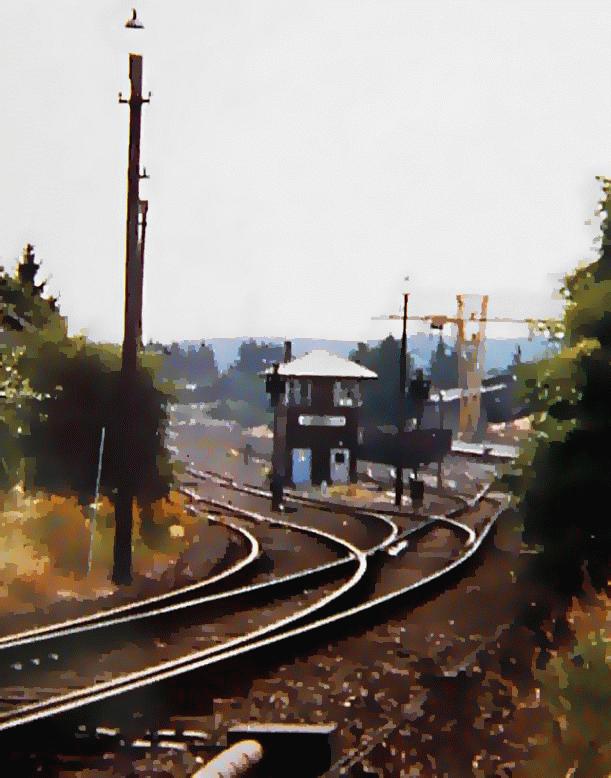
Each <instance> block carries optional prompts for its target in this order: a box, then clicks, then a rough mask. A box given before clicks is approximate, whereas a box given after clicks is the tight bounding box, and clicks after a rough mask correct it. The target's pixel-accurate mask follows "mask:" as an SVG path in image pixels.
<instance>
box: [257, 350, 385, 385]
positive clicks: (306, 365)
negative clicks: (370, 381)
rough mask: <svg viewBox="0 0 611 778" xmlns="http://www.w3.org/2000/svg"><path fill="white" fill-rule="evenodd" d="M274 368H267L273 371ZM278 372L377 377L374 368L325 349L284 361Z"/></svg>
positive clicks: (304, 375)
mask: <svg viewBox="0 0 611 778" xmlns="http://www.w3.org/2000/svg"><path fill="white" fill-rule="evenodd" d="M272 372H273V368H271V367H269V368H267V370H265V374H267V373H272ZM278 373H279V374H280V375H281V376H284V377H285V378H308V377H311V378H315V377H318V378H377V377H378V376H377V374H376V373H374V372H373V370H369V369H368V368H366V367H363V366H362V365H359V364H358V362H352V361H351V360H349V359H344V357H338V356H337V354H331V353H330V352H329V351H325V349H315V350H314V351H310V352H309V353H308V354H305V355H304V356H303V357H299V358H298V359H294V360H293V361H292V362H283V363H282V364H281V365H280V367H279V368H278Z"/></svg>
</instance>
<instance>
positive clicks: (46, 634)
mask: <svg viewBox="0 0 611 778" xmlns="http://www.w3.org/2000/svg"><path fill="white" fill-rule="evenodd" d="M191 474H192V475H195V474H197V475H198V477H200V478H202V477H204V476H203V475H200V474H199V472H197V473H195V472H192V473H191ZM216 475H217V474H215V476H216ZM218 478H219V479H222V480H223V484H222V485H227V486H228V487H229V488H233V489H240V487H239V485H237V484H236V483H235V482H234V481H232V480H231V479H226V478H224V477H222V476H220V475H219V476H218ZM225 482H229V483H227V484H225ZM179 491H180V492H181V493H182V494H184V495H186V496H187V497H189V498H191V499H192V500H193V499H195V500H199V501H201V499H202V498H201V497H200V496H199V495H198V494H197V493H195V492H192V491H191V490H189V489H186V488H184V487H181V488H179ZM245 491H247V490H245ZM248 493H251V492H250V490H248ZM211 504H213V506H214V507H215V508H217V509H218V510H223V511H225V512H230V511H231V509H232V507H233V506H226V505H225V503H221V502H220V501H216V502H212V503H211ZM188 507H189V506H187V509H188ZM372 515H375V514H372ZM379 518H381V519H383V520H386V517H379ZM208 519H209V520H212V521H216V522H218V523H219V524H222V525H223V526H229V527H230V528H232V529H234V530H236V531H238V532H240V533H242V534H243V535H245V536H246V537H247V538H248V539H249V541H250V543H251V550H253V551H254V549H255V548H256V556H258V555H259V553H260V545H259V543H258V541H257V539H256V538H255V537H254V536H253V535H252V534H251V533H250V532H249V531H248V530H246V529H244V528H242V527H239V526H238V525H234V524H231V523H230V522H227V521H224V520H219V519H217V518H215V517H214V516H212V515H211V514H208ZM387 523H388V524H390V525H391V533H390V535H389V536H388V537H387V538H386V539H385V540H384V541H382V542H381V543H379V544H378V545H377V546H373V547H372V548H370V549H368V550H367V551H366V552H365V553H366V555H367V556H369V555H371V554H374V553H375V552H377V551H378V550H380V549H382V548H385V547H386V546H388V545H390V544H391V543H392V542H393V540H394V539H395V537H396V534H397V532H398V528H397V527H396V525H395V524H394V522H388V521H387ZM293 529H295V530H297V531H299V532H305V533H307V534H312V533H311V532H308V528H307V527H303V526H301V525H295V526H294V527H293ZM314 532H317V531H316V530H314ZM255 558H256V557H255ZM350 560H351V557H345V558H344V559H339V560H337V561H335V562H329V563H326V564H323V565H318V566H316V567H311V568H307V569H306V570H300V571H298V572H297V573H292V574H289V575H286V576H280V577H278V578H272V579H271V580H269V581H264V582H262V583H260V584H255V585H245V586H243V587H238V588H236V589H229V590H227V591H224V592H219V593H217V594H214V595H209V596H207V597H198V598H195V599H189V600H186V601H185V602H180V603H176V604H174V605H169V606H166V607H163V608H155V609H152V610H145V611H143V612H142V613H132V614H131V615H127V616H116V614H119V613H122V612H125V611H129V610H135V609H136V607H137V608H141V607H144V606H146V605H151V604H154V603H155V602H159V601H163V600H165V599H167V598H169V597H173V596H177V595H180V594H182V593H187V592H189V591H192V590H194V589H200V588H203V587H204V586H209V585H210V584H212V583H216V582H217V581H218V580H221V579H222V578H223V577H226V576H227V575H228V574H235V573H236V572H238V571H239V570H241V569H242V568H243V567H245V566H246V564H249V563H250V562H251V561H254V559H253V558H251V557H250V555H249V557H247V558H246V560H242V561H240V562H239V563H236V566H234V567H233V568H232V569H231V570H228V571H224V573H223V574H220V575H219V576H216V577H213V578H210V579H206V580H205V581H203V582H198V583H197V584H189V585H188V586H187V587H182V588H180V589H175V590H173V591H172V592H169V593H165V594H163V595H159V596H157V597H151V598H147V599H145V600H141V601H138V602H137V603H134V604H129V605H128V606H118V607H116V608H112V609H106V610H105V611H99V612H98V613H97V614H90V615H89V616H84V617H77V618H76V619H74V620H71V621H67V622H63V623H56V624H50V625H46V626H45V627H39V628H36V629H34V630H29V631H27V632H24V633H16V634H14V635H7V636H3V637H2V638H1V639H0V651H2V650H5V649H9V648H16V647H18V646H22V645H31V644H33V643H38V642H42V641H43V640H51V639H53V638H63V637H68V636H70V635H74V634H79V633H82V632H91V631H93V630H95V629H102V628H106V627H113V626H118V625H119V624H125V623H129V622H131V621H140V620H142V619H146V618H152V617H156V616H161V615H163V614H164V613H171V612H172V613H173V612H176V611H179V610H184V609H186V608H191V607H195V606H198V605H203V604H206V603H210V602H218V601H220V600H222V599H225V598H230V597H235V596H239V595H241V594H249V593H251V592H253V591H257V590H258V589H263V588H266V587H271V586H277V585H281V584H285V583H289V582H292V581H295V580H298V579H299V578H302V577H308V576H314V575H316V574H318V573H321V572H323V571H325V570H328V569H331V568H332V567H336V566H339V565H343V564H346V563H347V562H349V561H350ZM102 614H103V615H102Z"/></svg>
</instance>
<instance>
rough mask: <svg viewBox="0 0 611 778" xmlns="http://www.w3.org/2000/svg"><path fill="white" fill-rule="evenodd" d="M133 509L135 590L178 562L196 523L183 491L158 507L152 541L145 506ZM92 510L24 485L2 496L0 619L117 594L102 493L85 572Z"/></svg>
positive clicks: (108, 508) (107, 506)
mask: <svg viewBox="0 0 611 778" xmlns="http://www.w3.org/2000/svg"><path fill="white" fill-rule="evenodd" d="M135 513H136V515H135V522H134V540H133V553H134V585H133V586H132V587H131V589H133V590H134V593H136V591H137V589H138V584H139V583H141V582H142V581H143V580H144V581H146V580H150V579H159V578H160V577H161V576H162V575H163V574H164V572H165V571H167V570H168V569H169V568H170V567H172V566H173V565H174V564H175V563H176V560H177V559H178V557H179V555H180V554H181V552H182V551H184V550H185V548H186V547H187V546H188V544H189V542H190V541H191V539H192V537H193V528H194V526H196V524H198V520H197V519H195V518H193V517H191V516H189V514H187V513H186V512H185V510H184V498H183V497H182V495H180V494H178V493H172V494H171V496H170V499H169V500H161V501H159V502H158V503H155V504H154V505H153V510H152V515H151V517H150V519H151V524H150V526H151V527H152V531H149V532H148V533H145V535H146V538H147V542H145V541H144V539H143V537H142V533H141V527H142V524H141V517H140V511H139V510H136V512H135ZM90 515H91V508H90V507H89V506H87V507H85V508H83V506H81V505H79V503H78V501H77V500H76V498H75V497H63V496H59V495H55V494H44V493H37V494H25V493H24V492H23V490H22V489H21V488H20V487H19V486H18V487H16V488H14V489H12V490H11V491H10V492H8V493H0V616H4V615H7V614H11V613H28V612H33V611H34V610H40V609H43V610H45V609H47V608H48V607H49V606H50V605H53V604H54V603H57V602H62V601H66V600H95V599H97V598H100V597H105V596H108V595H110V594H113V592H114V591H115V587H114V586H113V584H112V583H111V582H110V580H109V576H110V571H111V569H112V552H113V536H114V518H113V516H114V514H113V508H112V505H111V503H110V502H109V501H108V500H107V499H106V498H103V499H102V500H101V501H100V502H99V504H98V512H97V520H96V523H95V530H94V535H93V562H92V568H91V572H90V574H89V575H87V556H88V550H89V542H90V533H91V524H90ZM151 538H154V542H152V541H151Z"/></svg>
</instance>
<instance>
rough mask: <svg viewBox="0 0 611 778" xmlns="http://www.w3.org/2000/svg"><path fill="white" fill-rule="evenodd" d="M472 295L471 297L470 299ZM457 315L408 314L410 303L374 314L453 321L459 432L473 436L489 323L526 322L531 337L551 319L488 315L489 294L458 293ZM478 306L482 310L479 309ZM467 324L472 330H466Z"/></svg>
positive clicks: (433, 323) (438, 326)
mask: <svg viewBox="0 0 611 778" xmlns="http://www.w3.org/2000/svg"><path fill="white" fill-rule="evenodd" d="M469 298H470V299H469ZM467 302H471V308H472V310H470V311H468V312H467V311H466V307H467ZM456 303H457V312H456V315H454V316H450V315H447V314H443V313H442V314H424V315H421V316H408V315H407V306H406V308H405V311H404V315H401V314H390V315H388V316H374V317H373V318H374V319H375V320H378V321H381V320H383V321H393V320H399V321H401V320H404V321H420V322H426V323H428V324H429V325H430V327H431V329H435V330H440V331H441V330H443V328H444V326H446V325H448V324H453V325H454V326H455V327H456V354H457V357H458V388H459V389H461V393H460V398H459V402H460V410H459V425H458V430H459V431H458V436H459V437H461V438H463V439H465V440H468V439H470V438H471V437H472V436H473V434H474V432H475V430H476V429H477V425H478V423H479V417H480V409H481V390H482V380H483V378H484V347H485V335H486V324H488V323H493V324H526V325H527V326H528V328H529V337H532V335H533V334H534V333H535V332H543V331H545V330H546V329H551V323H552V320H546V319H537V318H532V319H516V318H513V317H508V316H493V317H491V316H488V295H487V294H484V295H466V294H457V295H456ZM478 308H479V310H477V309H478ZM468 325H471V328H472V331H471V332H470V333H468V332H467V330H468Z"/></svg>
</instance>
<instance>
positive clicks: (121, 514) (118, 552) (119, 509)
mask: <svg viewBox="0 0 611 778" xmlns="http://www.w3.org/2000/svg"><path fill="white" fill-rule="evenodd" d="M129 79H130V83H131V93H130V97H129V100H125V99H124V98H123V97H122V96H121V95H119V102H125V103H128V105H129V155H128V166H127V222H126V230H125V235H126V237H125V311H124V334H123V348H122V351H121V374H120V378H119V404H118V419H119V426H118V428H119V435H120V438H119V445H118V452H117V456H118V478H117V491H116V495H115V541H114V565H113V573H112V580H113V582H114V583H116V584H129V583H131V580H132V526H133V502H134V496H135V484H134V478H133V470H134V468H133V462H132V457H133V456H134V433H135V430H134V423H135V418H136V409H137V397H136V392H135V385H136V376H137V371H138V348H139V346H140V338H141V333H142V282H143V260H144V233H145V230H146V214H147V210H148V202H146V201H144V202H143V201H141V200H140V190H139V185H140V131H141V121H142V104H143V103H145V102H148V100H146V99H145V98H143V97H142V57H141V56H140V55H139V54H130V55H129ZM140 219H142V221H141V222H140ZM140 230H141V232H140ZM139 232H140V234H139Z"/></svg>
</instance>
